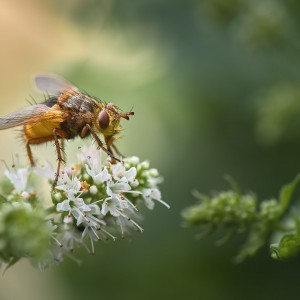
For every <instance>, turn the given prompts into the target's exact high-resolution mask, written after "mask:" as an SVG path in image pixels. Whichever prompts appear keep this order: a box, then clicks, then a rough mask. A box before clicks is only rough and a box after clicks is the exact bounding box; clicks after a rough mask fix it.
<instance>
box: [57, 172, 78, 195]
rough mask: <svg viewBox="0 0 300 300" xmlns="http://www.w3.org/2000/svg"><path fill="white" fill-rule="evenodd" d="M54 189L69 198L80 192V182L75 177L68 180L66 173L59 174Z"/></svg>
mask: <svg viewBox="0 0 300 300" xmlns="http://www.w3.org/2000/svg"><path fill="white" fill-rule="evenodd" d="M55 188H56V189H57V190H61V191H64V192H65V193H66V195H67V198H69V197H72V196H74V195H76V194H78V193H79V192H80V191H81V182H80V180H79V179H78V178H77V177H76V176H71V178H70V177H69V176H68V174H67V173H66V172H61V175H60V176H59V177H58V181H57V186H56V187H55Z"/></svg>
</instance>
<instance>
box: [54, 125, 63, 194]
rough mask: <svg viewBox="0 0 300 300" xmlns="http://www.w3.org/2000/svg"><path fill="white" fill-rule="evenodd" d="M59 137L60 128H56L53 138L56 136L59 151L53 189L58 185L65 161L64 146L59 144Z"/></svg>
mask: <svg viewBox="0 0 300 300" xmlns="http://www.w3.org/2000/svg"><path fill="white" fill-rule="evenodd" d="M58 137H59V133H58V130H57V129H55V128H54V129H53V138H54V144H55V148H56V153H57V170H56V174H55V178H54V181H53V184H52V189H53V190H54V188H55V187H56V184H57V181H58V177H59V172H60V167H61V163H62V162H63V161H64V160H63V157H62V148H61V146H60V145H59V140H58Z"/></svg>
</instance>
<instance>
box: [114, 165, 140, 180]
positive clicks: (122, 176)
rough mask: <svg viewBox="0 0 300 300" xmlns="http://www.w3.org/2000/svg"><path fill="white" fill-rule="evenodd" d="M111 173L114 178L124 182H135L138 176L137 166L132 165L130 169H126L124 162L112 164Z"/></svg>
mask: <svg viewBox="0 0 300 300" xmlns="http://www.w3.org/2000/svg"><path fill="white" fill-rule="evenodd" d="M109 168H110V170H111V174H112V177H113V179H114V180H116V181H124V182H130V183H131V182H133V181H134V180H135V177H136V168H135V167H132V168H130V169H129V170H126V168H125V166H124V165H123V163H120V162H119V163H116V164H110V167H109Z"/></svg>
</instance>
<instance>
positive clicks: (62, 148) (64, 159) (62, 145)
mask: <svg viewBox="0 0 300 300" xmlns="http://www.w3.org/2000/svg"><path fill="white" fill-rule="evenodd" d="M60 144H61V152H62V158H63V161H66V152H65V139H63V138H62V140H61V142H60Z"/></svg>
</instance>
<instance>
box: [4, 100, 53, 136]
mask: <svg viewBox="0 0 300 300" xmlns="http://www.w3.org/2000/svg"><path fill="white" fill-rule="evenodd" d="M49 110H50V108H49V107H48V106H47V105H45V104H37V105H33V106H29V107H26V108H23V109H20V110H18V111H16V112H14V113H11V114H8V115H6V116H3V117H2V118H0V130H2V129H7V128H12V127H16V126H19V125H24V124H30V123H34V122H37V121H38V120H40V119H43V115H44V114H45V113H46V112H47V111H49Z"/></svg>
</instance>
